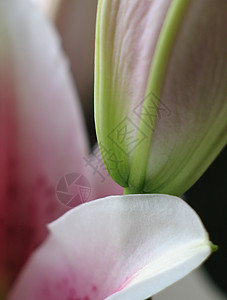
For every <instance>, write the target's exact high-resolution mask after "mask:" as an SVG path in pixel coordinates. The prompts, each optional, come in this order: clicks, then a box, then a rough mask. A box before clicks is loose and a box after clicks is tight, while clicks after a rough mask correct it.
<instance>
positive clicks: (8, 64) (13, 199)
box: [0, 0, 88, 289]
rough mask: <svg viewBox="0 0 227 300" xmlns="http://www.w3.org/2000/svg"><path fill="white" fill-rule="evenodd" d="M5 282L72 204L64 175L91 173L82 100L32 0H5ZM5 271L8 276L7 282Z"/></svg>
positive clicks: (1, 88) (1, 195)
mask: <svg viewBox="0 0 227 300" xmlns="http://www.w3.org/2000/svg"><path fill="white" fill-rule="evenodd" d="M0 37H1V43H0V119H1V127H0V140H1V146H0V244H1V248H0V280H1V282H0V289H1V286H2V285H4V286H7V285H9V284H10V282H11V281H12V279H14V278H15V276H16V274H17V273H18V271H19V270H20V268H21V266H22V264H23V263H24V262H25V260H26V259H27V257H28V255H29V254H30V253H31V251H32V250H33V249H34V248H35V247H36V246H37V244H39V243H40V242H41V241H43V239H44V238H45V237H46V235H47V230H46V226H45V225H46V224H47V223H48V222H50V221H52V220H54V219H56V218H57V217H59V216H60V215H61V214H63V213H64V212H65V211H67V210H68V208H67V207H66V206H63V205H62V204H61V203H60V202H58V201H57V199H56V196H55V188H56V184H57V182H58V180H59V179H60V178H61V177H62V176H63V175H65V174H67V173H69V172H78V173H83V170H85V164H84V160H83V157H84V156H85V155H87V153H88V149H87V140H86V132H85V129H84V125H83V119H82V116H81V109H80V105H79V103H78V100H77V94H76V91H75V90H74V88H73V86H72V82H71V78H70V75H69V66H68V63H67V61H66V59H65V57H64V55H63V54H62V52H61V49H60V44H59V39H58V37H57V35H56V33H55V32H54V30H53V29H52V27H51V26H50V25H49V23H47V20H46V19H45V17H43V16H42V15H41V13H40V12H39V11H38V10H37V9H36V8H35V7H34V6H33V3H31V2H30V1H27V0H21V1H14V0H1V1H0ZM3 278H4V282H3Z"/></svg>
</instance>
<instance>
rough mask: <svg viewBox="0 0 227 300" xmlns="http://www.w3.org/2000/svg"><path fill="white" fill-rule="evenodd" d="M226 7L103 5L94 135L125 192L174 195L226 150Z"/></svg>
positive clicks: (185, 2) (135, 0)
mask: <svg viewBox="0 0 227 300" xmlns="http://www.w3.org/2000/svg"><path fill="white" fill-rule="evenodd" d="M226 9H227V2H226V1H222V0H218V1H216V2H214V1H213V0H192V1H191V0H190V1H189V0H174V1H171V0H154V1H146V0H132V1H124V0H122V1H121V0H117V1H111V0H100V1H99V5H98V15H97V37H96V61H95V62H96V74H95V76H96V77H95V78H96V80H95V120H96V130H97V136H98V141H99V145H100V149H101V152H102V156H103V159H104V161H105V164H106V167H107V169H108V171H109V173H110V175H111V176H112V178H113V179H114V180H115V181H116V182H118V183H119V184H120V185H121V186H123V187H125V188H126V193H167V194H173V195H180V194H182V193H184V192H185V191H186V190H187V189H188V188H189V187H191V186H192V185H193V184H194V183H195V181H196V180H197V179H198V178H199V177H200V176H201V175H202V174H203V172H204V171H205V170H206V169H207V167H208V166H209V165H210V164H211V162H212V161H213V160H214V159H215V158H216V156H217V155H218V154H219V152H220V151H221V150H222V148H223V147H224V146H225V144H226V129H227V122H226V120H227V119H226V115H227V101H226V91H227V86H226V75H227V69H226V64H225V59H226V51H227V42H226V41H227V40H226V38H225V36H226V33H225V28H226V26H227V19H226V16H225V11H226ZM106 151H112V155H113V156H115V161H116V162H117V164H116V163H115V164H113V163H112V161H111V160H110V159H109V158H108V157H106V156H105V152H106Z"/></svg>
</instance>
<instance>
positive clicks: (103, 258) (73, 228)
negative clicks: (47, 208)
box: [10, 195, 210, 300]
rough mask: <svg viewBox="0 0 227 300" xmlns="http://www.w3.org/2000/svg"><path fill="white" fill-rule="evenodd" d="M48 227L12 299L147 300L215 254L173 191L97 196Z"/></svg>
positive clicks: (186, 206)
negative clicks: (161, 193) (212, 253)
mask: <svg viewBox="0 0 227 300" xmlns="http://www.w3.org/2000/svg"><path fill="white" fill-rule="evenodd" d="M49 229H50V236H49V239H48V240H47V241H46V242H45V244H44V245H43V246H42V247H41V248H40V249H39V250H38V251H37V252H36V253H35V254H34V255H33V256H32V258H31V260H30V261H29V263H28V264H27V266H26V268H25V269H24V271H23V273H22V274H21V276H20V278H19V280H18V282H17V284H16V286H15V288H14V291H13V293H12V295H11V297H10V300H19V299H30V300H36V299H37V300H38V299H43V300H47V299H48V300H49V299H55V300H58V299H59V300H66V299H67V297H68V296H69V293H70V291H71V293H74V296H75V297H78V298H82V297H84V298H83V299H92V300H101V299H104V298H106V297H108V296H110V297H109V298H108V299H121V300H122V299H130V300H131V299H135V300H138V299H145V298H147V297H149V296H151V295H152V294H154V293H157V292H158V291H160V290H161V289H163V288H165V287H167V286H168V285H170V284H172V283H173V282H174V281H176V280H178V279H180V278H181V277H183V276H185V275H186V274H188V273H189V272H190V271H191V270H193V269H194V268H196V267H197V266H198V265H200V264H201V263H202V262H203V261H204V260H205V259H206V258H207V257H208V255H209V254H210V246H209V241H208V235H207V232H206V231H205V229H204V227H203V225H202V223H201V221H200V219H199V217H198V215H197V214H196V213H195V212H194V211H193V210H192V209H191V208H190V207H189V206H188V205H187V204H186V203H185V202H184V201H183V200H181V199H179V198H176V197H173V196H168V195H128V196H113V197H108V198H104V199H101V200H97V201H94V202H90V203H87V204H84V205H81V206H79V207H77V208H75V209H73V210H71V211H69V212H68V213H66V214H65V215H64V216H62V217H61V218H59V219H58V220H56V221H55V222H53V223H52V224H50V225H49ZM63 282H65V283H66V282H67V284H65V285H64V284H63ZM59 284H60V286H59ZM56 286H58V293H56V288H55V287H56ZM47 291H48V293H47ZM111 295H112V296H111ZM38 297H41V298H38ZM48 297H49V298H48ZM86 297H87V298H86Z"/></svg>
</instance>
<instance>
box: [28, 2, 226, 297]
mask: <svg viewBox="0 0 227 300" xmlns="http://www.w3.org/2000/svg"><path fill="white" fill-rule="evenodd" d="M31 1H35V2H37V4H38V5H40V6H41V8H42V9H43V11H44V13H45V14H46V16H47V18H49V19H50V20H51V22H52V23H53V24H54V26H55V27H56V29H57V31H58V32H59V34H60V37H61V40H62V47H63V49H64V51H65V53H66V55H67V57H68V60H69V63H70V68H71V72H72V75H73V80H74V82H75V85H76V87H77V90H78V93H79V96H80V99H81V104H82V107H83V111H84V116H85V119H86V125H87V129H88V132H89V135H90V144H91V146H92V145H94V144H95V143H96V136H95V128H94V117H93V115H94V110H93V100H94V99H93V86H94V77H93V74H94V42H95V19H96V8H97V0H31ZM226 174H227V150H226V149H224V151H222V153H221V154H220V155H219V156H218V158H217V159H216V160H215V162H214V163H213V164H212V165H211V166H210V167H209V169H208V170H207V171H206V172H205V174H204V175H203V176H202V177H201V178H200V180H199V181H197V183H196V184H195V185H194V186H193V187H192V188H191V189H190V190H189V191H188V192H187V193H186V195H185V199H186V201H187V202H188V203H189V204H190V205H191V206H192V207H193V208H194V209H195V210H196V211H197V213H198V214H199V215H200V217H201V219H202V221H203V223H204V225H205V227H206V229H207V230H208V232H209V234H210V238H211V241H212V242H213V243H214V244H216V245H218V246H219V250H218V251H217V252H216V253H214V254H213V255H212V256H211V258H209V260H208V261H207V262H206V263H205V264H204V265H203V267H201V268H199V269H198V270H196V271H194V272H193V273H192V274H190V275H188V276H187V277H185V278H184V279H182V280H181V281H179V282H177V283H175V284H174V285H172V286H171V287H169V288H167V289H166V290H164V291H163V292H161V293H159V294H158V295H156V296H154V297H153V300H164V299H168V300H176V299H183V300H191V299H196V300H224V299H227V238H226V237H227V226H226V219H227V199H226V197H225V186H226V185H227V175H226Z"/></svg>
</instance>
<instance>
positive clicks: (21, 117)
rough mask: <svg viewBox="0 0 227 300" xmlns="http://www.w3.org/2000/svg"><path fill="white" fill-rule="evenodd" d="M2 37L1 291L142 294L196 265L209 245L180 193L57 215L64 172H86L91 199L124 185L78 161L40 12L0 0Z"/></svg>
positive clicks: (73, 100) (82, 135) (50, 35)
mask: <svg viewBox="0 0 227 300" xmlns="http://www.w3.org/2000/svg"><path fill="white" fill-rule="evenodd" d="M0 38H1V43H0V92H1V93H0V104H1V109H0V117H1V120H2V122H1V123H2V126H1V131H0V138H1V142H2V143H1V151H0V165H1V168H0V170H1V171H0V172H1V173H0V174H1V185H0V208H1V209H0V213H1V223H0V226H1V227H0V241H1V250H0V255H1V261H0V265H1V270H0V296H1V298H3V299H4V298H6V297H7V298H8V299H9V300H21V299H25V300H28V299H29V300H36V299H37V300H38V299H43V300H45V299H46V300H51V299H53V300H58V299H59V300H70V299H74V300H79V299H83V300H89V299H94V300H98V299H99V300H101V299H104V298H107V297H109V299H143V298H147V297H150V296H151V295H153V294H155V293H157V292H158V291H160V290H161V289H163V288H165V287H166V286H168V285H170V284H172V283H173V282H174V281H176V280H179V279H180V278H182V277H183V276H185V275H186V274H188V273H189V272H190V271H192V270H193V269H194V268H196V267H198V266H199V265H200V264H201V263H202V262H203V261H204V260H205V259H206V258H207V257H208V256H209V255H210V253H211V251H212V250H213V246H212V244H211V243H210V241H209V238H208V234H207V232H206V230H205V229H204V227H203V225H202V223H201V221H200V219H199V217H198V215H197V214H196V213H195V212H194V211H193V210H192V209H191V208H190V207H189V206H188V205H187V204H186V203H185V202H184V201H182V200H181V199H179V198H176V197H173V196H168V195H160V194H159V195H128V196H115V197H114V196H112V197H108V198H104V199H100V200H95V201H91V202H89V203H84V204H81V203H79V202H77V203H76V204H81V205H79V206H78V207H76V208H73V209H71V210H70V211H69V212H67V213H66V214H64V215H62V214H63V213H64V211H66V210H67V208H65V207H63V206H62V205H61V204H60V203H58V202H57V199H56V196H55V189H56V184H57V182H58V180H59V178H61V177H62V176H64V175H65V174H68V173H69V172H76V173H80V174H84V175H85V176H86V178H87V179H88V181H89V182H90V184H91V193H92V195H91V198H90V199H89V200H92V199H95V198H99V197H102V196H103V195H104V194H108V193H112V194H113V193H114V192H115V193H117V192H120V191H122V189H121V188H120V190H119V186H117V185H116V184H115V183H113V182H112V181H111V179H110V178H106V180H105V182H104V183H102V184H100V183H98V181H97V179H96V177H95V176H94V173H93V172H89V171H88V169H87V167H86V164H85V163H84V157H85V158H87V155H88V145H87V140H86V132H85V129H84V125H83V119H82V116H81V114H82V112H81V109H80V107H79V102H78V99H77V96H76V92H75V90H74V88H73V84H72V81H71V78H70V74H69V69H68V64H67V62H66V59H65V58H64V55H63V54H62V52H61V50H60V45H59V40H58V37H57V35H56V33H55V32H54V30H53V28H52V27H51V25H50V24H49V23H48V21H47V19H46V18H45V17H44V16H43V15H42V14H41V13H40V12H39V10H37V8H36V7H34V6H33V5H32V3H31V2H29V1H27V0H20V1H19V0H1V2H0ZM90 158H91V159H95V158H96V157H89V159H90ZM95 171H96V170H95ZM61 215H62V216H61ZM59 216H61V217H60V218H58V217H59ZM56 218H58V219H56ZM52 220H55V221H54V222H53V223H51V224H50V225H49V234H48V232H47V230H46V228H45V225H46V224H47V223H48V222H50V221H52ZM37 246H39V247H38V248H37ZM31 253H32V254H31ZM30 254H31V255H30ZM28 257H29V258H28ZM24 264H25V265H24ZM23 265H24V267H23ZM22 267H23V268H22ZM21 268H22V269H21ZM12 283H14V284H12ZM9 289H10V292H9Z"/></svg>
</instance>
